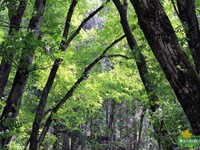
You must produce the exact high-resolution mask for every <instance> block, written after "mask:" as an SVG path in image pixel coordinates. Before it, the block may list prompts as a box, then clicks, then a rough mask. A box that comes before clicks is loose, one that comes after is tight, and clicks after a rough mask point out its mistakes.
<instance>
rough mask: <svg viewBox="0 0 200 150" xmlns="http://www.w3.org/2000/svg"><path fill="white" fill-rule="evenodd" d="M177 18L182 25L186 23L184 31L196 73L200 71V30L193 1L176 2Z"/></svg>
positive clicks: (180, 0) (179, 0)
mask: <svg viewBox="0 0 200 150" xmlns="http://www.w3.org/2000/svg"><path fill="white" fill-rule="evenodd" d="M177 5H178V16H179V18H180V20H181V22H182V23H183V25H184V24H185V23H186V24H187V27H186V29H185V31H186V36H187V39H188V45H189V48H190V50H191V53H192V56H193V59H194V63H195V67H196V71H197V73H198V74H199V71H200V30H199V25H198V20H197V16H196V12H195V0H177Z"/></svg>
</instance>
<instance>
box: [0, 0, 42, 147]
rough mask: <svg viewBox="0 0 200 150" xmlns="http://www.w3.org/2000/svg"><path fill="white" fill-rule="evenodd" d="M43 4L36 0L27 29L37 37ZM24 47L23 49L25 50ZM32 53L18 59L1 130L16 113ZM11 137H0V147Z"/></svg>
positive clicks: (5, 127) (3, 129) (26, 78)
mask: <svg viewBox="0 0 200 150" xmlns="http://www.w3.org/2000/svg"><path fill="white" fill-rule="evenodd" d="M45 4H46V0H36V2H35V11H36V12H38V14H37V15H36V16H34V17H32V19H31V20H30V23H29V29H30V30H33V31H34V35H33V36H36V37H37V38H38V36H39V30H40V26H41V23H42V18H43V15H42V14H43V12H44V8H45ZM25 49H26V48H25ZM25 49H24V51H26V50H25ZM33 55H34V50H30V54H29V55H27V56H25V57H23V58H22V59H21V60H20V63H19V68H18V70H17V73H16V75H15V78H14V81H13V85H12V88H11V91H10V93H9V96H8V99H7V102H6V106H5V107H4V110H3V113H2V115H1V117H0V119H1V122H0V130H1V131H5V130H6V129H8V127H7V126H4V125H3V122H4V120H5V119H6V118H8V119H14V118H15V117H16V116H17V115H18V111H19V108H20V103H21V99H22V96H23V93H24V90H25V86H26V83H27V80H28V76H29V69H28V67H29V65H30V64H31V63H32V60H33ZM11 137H12V136H11ZM11 137H6V138H2V139H1V140H0V144H1V148H5V146H6V145H9V144H10V141H11Z"/></svg>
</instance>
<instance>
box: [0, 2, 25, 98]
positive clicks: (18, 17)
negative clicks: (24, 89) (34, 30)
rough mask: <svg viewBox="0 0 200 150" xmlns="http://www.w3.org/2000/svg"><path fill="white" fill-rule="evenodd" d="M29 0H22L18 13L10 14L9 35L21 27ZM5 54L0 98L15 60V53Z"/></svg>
mask: <svg viewBox="0 0 200 150" xmlns="http://www.w3.org/2000/svg"><path fill="white" fill-rule="evenodd" d="M27 1H28V0H21V1H20V4H19V7H18V9H17V11H16V13H14V14H11V15H10V28H9V35H12V34H13V32H12V31H13V30H15V31H16V32H18V31H19V29H20V28H19V26H20V24H21V21H22V17H23V15H24V11H25V9H26V4H27ZM11 12H12V10H11ZM5 55H7V56H3V58H2V61H1V65H0V99H1V98H2V96H3V92H4V90H5V87H6V84H7V82H8V77H9V74H10V70H11V66H12V61H13V53H10V54H5Z"/></svg>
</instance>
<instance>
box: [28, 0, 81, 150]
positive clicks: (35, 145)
mask: <svg viewBox="0 0 200 150" xmlns="http://www.w3.org/2000/svg"><path fill="white" fill-rule="evenodd" d="M76 4H77V0H73V1H72V3H71V5H70V8H69V11H68V13H67V17H66V23H65V28H64V32H63V37H64V38H67V36H68V33H69V28H70V22H71V18H72V15H73V12H74V9H75V6H76ZM62 43H63V41H62V42H61V45H62ZM61 62H62V59H61V58H57V59H55V61H54V65H53V67H52V69H51V72H50V75H49V78H48V80H47V83H46V85H45V87H44V89H43V91H42V95H41V98H40V103H39V105H38V107H37V112H36V115H35V119H34V122H33V126H32V133H31V136H30V150H36V149H39V147H40V144H39V142H38V134H39V129H40V124H41V121H42V118H43V114H44V110H45V106H46V103H47V97H48V95H49V92H50V90H51V87H52V85H53V83H54V79H55V77H56V74H57V70H58V68H59V65H60V63H61Z"/></svg>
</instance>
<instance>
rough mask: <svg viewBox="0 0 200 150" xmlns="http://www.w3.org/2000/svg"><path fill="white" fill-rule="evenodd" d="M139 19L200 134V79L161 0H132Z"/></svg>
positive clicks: (192, 125)
mask: <svg viewBox="0 0 200 150" xmlns="http://www.w3.org/2000/svg"><path fill="white" fill-rule="evenodd" d="M131 3H132V5H133V7H134V8H135V10H136V13H137V16H138V22H139V24H140V26H141V28H142V30H143V32H144V34H145V36H146V38H147V40H148V42H149V45H150V46H151V48H152V51H153V52H154V54H155V56H156V58H157V60H158V62H159V63H160V65H161V67H162V69H163V71H164V73H165V75H166V77H167V79H168V81H169V82H170V84H171V86H172V88H173V90H174V92H175V94H176V96H177V98H178V100H179V102H180V104H181V106H182V108H183V110H184V112H185V113H186V115H187V117H188V120H189V122H190V124H191V127H192V129H193V133H194V134H195V135H199V134H200V116H199V114H200V113H199V112H200V109H199V106H200V101H199V100H200V79H199V76H198V74H197V72H196V71H195V69H194V67H193V66H192V64H191V63H190V62H189V59H188V57H187V56H186V54H185V53H184V51H183V49H182V47H181V46H180V44H179V43H178V39H177V37H176V35H175V32H174V29H173V27H172V26H171V23H170V21H169V19H168V17H167V16H166V14H165V12H164V10H163V7H162V5H161V4H160V2H159V1H157V0H155V1H141V2H140V1H137V0H131Z"/></svg>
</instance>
